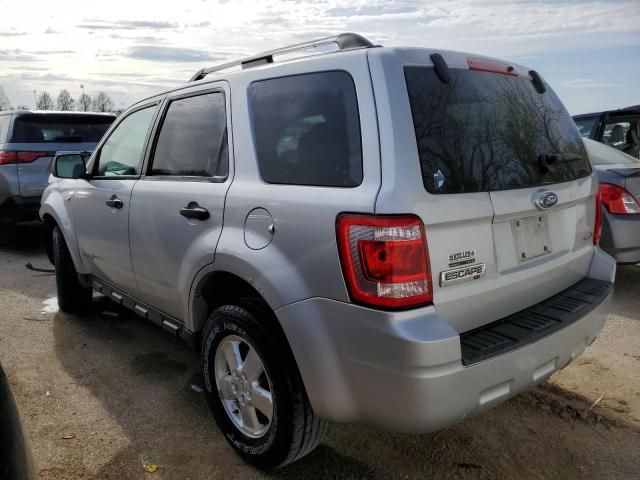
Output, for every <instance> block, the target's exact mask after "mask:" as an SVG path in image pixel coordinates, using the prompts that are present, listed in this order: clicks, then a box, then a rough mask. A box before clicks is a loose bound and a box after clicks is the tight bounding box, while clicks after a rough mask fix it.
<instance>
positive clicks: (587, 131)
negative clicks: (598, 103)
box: [574, 117, 598, 138]
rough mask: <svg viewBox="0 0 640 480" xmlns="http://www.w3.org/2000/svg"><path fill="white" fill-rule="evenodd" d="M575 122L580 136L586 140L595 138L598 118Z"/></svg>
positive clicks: (581, 119) (576, 120) (582, 119)
mask: <svg viewBox="0 0 640 480" xmlns="http://www.w3.org/2000/svg"><path fill="white" fill-rule="evenodd" d="M574 121H575V122H576V127H578V132H580V135H582V136H583V137H584V138H593V135H595V129H596V124H597V121H598V118H597V117H588V118H576V119H574Z"/></svg>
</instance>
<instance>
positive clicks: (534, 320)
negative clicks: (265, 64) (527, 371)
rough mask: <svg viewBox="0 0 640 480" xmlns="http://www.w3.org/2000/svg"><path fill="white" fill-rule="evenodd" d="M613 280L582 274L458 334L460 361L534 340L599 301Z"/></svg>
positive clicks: (466, 363) (476, 359)
mask: <svg viewBox="0 0 640 480" xmlns="http://www.w3.org/2000/svg"><path fill="white" fill-rule="evenodd" d="M611 290H613V284H612V283H610V282H605V281H601V280H593V279H591V278H585V279H583V280H580V281H579V282H578V283H576V284H574V285H572V286H571V287H569V288H567V289H566V290H564V291H562V292H560V293H558V294H557V295H554V296H553V297H551V298H548V299H547V300H545V301H543V302H540V303H538V304H536V305H534V306H532V307H529V308H527V309H526V310H522V311H521V312H518V313H516V314H513V315H510V316H508V317H506V318H503V319H500V320H497V321H495V322H492V323H489V324H487V325H484V326H482V327H480V328H476V329H474V330H470V331H468V332H465V333H462V334H461V335H460V343H461V346H462V364H463V365H464V366H465V367H466V366H470V365H473V364H475V363H478V362H482V361H484V360H488V359H490V358H492V357H496V356H498V355H503V354H505V353H508V352H510V351H512V350H516V349H518V348H521V347H523V346H525V345H528V344H530V343H533V342H535V341H537V340H539V339H541V338H543V337H546V336H548V335H550V334H552V333H554V332H556V331H558V330H561V329H563V328H565V327H566V326H568V325H571V324H572V323H573V322H575V321H576V320H579V319H580V318H582V317H584V316H585V315H587V314H588V313H590V312H591V311H593V310H594V309H595V308H596V307H597V306H598V305H600V304H601V303H602V302H603V301H604V300H605V299H606V298H607V295H609V293H610V292H611Z"/></svg>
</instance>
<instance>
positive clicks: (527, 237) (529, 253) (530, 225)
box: [511, 215, 553, 262]
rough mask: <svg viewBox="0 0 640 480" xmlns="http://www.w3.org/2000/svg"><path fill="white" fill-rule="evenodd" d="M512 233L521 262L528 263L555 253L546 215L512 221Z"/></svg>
mask: <svg viewBox="0 0 640 480" xmlns="http://www.w3.org/2000/svg"><path fill="white" fill-rule="evenodd" d="M511 231H512V232H513V238H514V240H515V246H516V255H517V256H518V261H520V262H526V261H528V260H531V259H534V258H538V257H541V256H543V255H547V254H549V253H551V252H552V251H553V248H552V246H551V235H550V233H549V221H548V218H547V216H546V215H536V216H535V217H528V218H520V219H518V220H512V221H511Z"/></svg>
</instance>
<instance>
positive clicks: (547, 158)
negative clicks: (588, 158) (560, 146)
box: [538, 152, 582, 173]
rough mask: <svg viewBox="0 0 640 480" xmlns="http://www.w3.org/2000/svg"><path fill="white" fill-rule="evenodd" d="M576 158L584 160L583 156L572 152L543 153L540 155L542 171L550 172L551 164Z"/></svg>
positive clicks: (539, 161)
mask: <svg viewBox="0 0 640 480" xmlns="http://www.w3.org/2000/svg"><path fill="white" fill-rule="evenodd" d="M576 160H582V156H581V155H578V154H576V153H570V152H561V153H543V154H541V155H538V163H539V164H540V170H541V171H542V173H549V171H550V170H551V165H553V164H554V163H556V162H572V161H576Z"/></svg>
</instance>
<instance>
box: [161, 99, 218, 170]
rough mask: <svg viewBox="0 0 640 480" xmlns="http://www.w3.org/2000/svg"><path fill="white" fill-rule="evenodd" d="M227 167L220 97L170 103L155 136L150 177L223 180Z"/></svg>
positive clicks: (180, 100)
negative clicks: (164, 176) (163, 176)
mask: <svg viewBox="0 0 640 480" xmlns="http://www.w3.org/2000/svg"><path fill="white" fill-rule="evenodd" d="M228 164H229V155H228V148H227V118H226V111H225V99H224V94H223V93H222V92H213V93H206V94H204V95H197V96H195V97H188V98H181V99H178V100H173V101H172V102H171V103H170V104H169V108H168V109H167V113H166V115H165V118H164V121H163V122H162V127H161V129H160V133H159V135H158V140H157V143H156V148H155V153H154V158H153V163H152V166H151V171H150V175H168V176H189V177H226V175H227V170H228Z"/></svg>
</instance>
